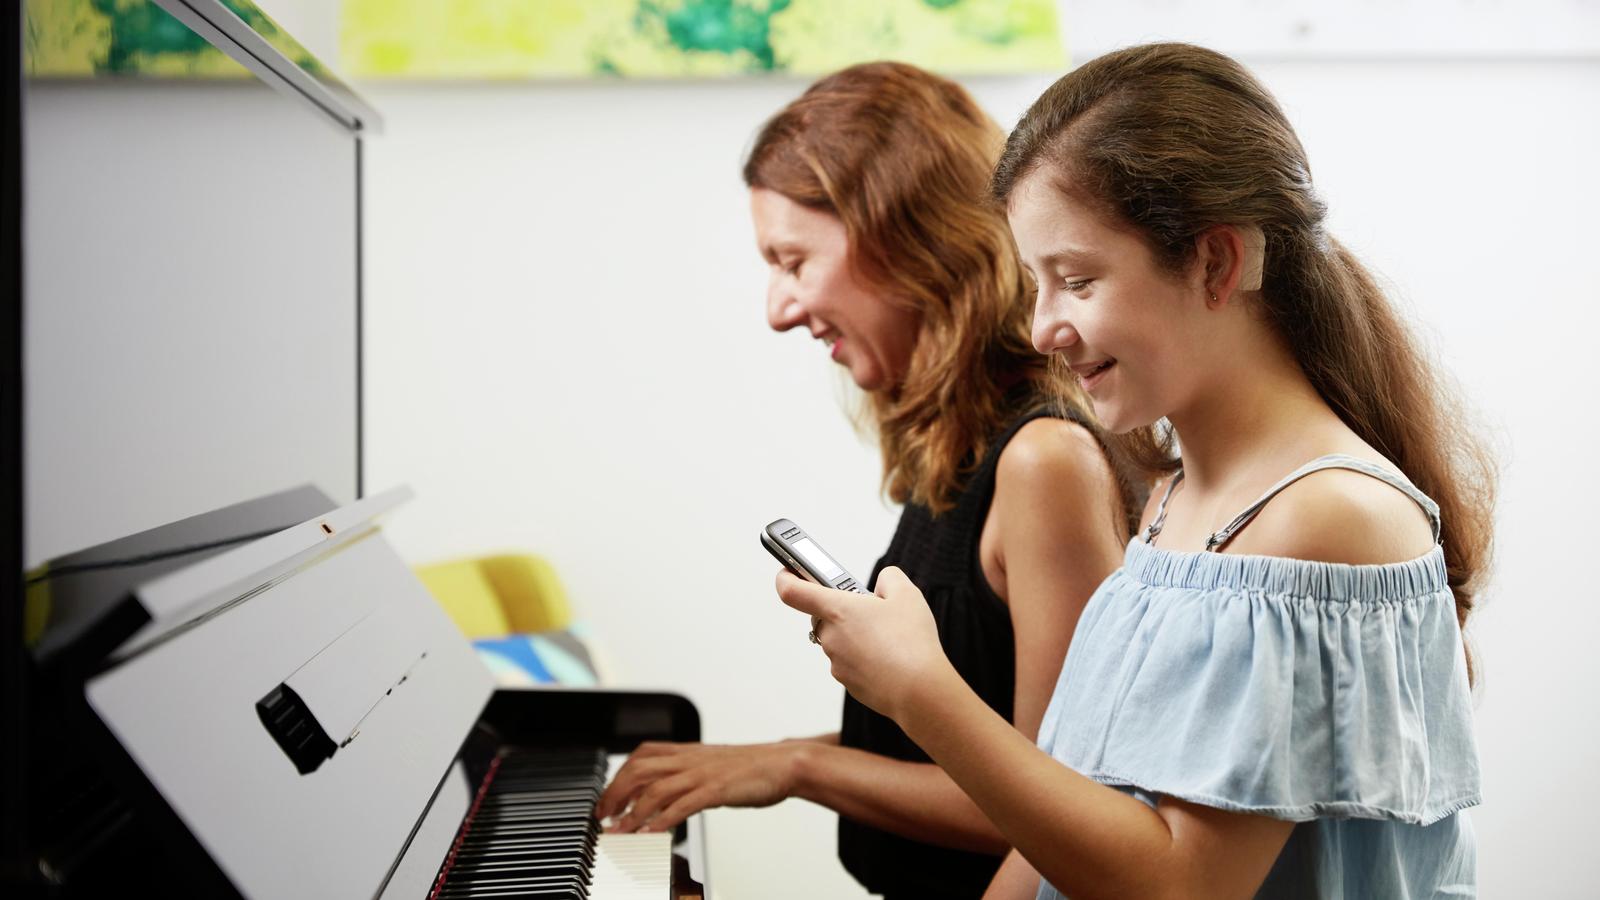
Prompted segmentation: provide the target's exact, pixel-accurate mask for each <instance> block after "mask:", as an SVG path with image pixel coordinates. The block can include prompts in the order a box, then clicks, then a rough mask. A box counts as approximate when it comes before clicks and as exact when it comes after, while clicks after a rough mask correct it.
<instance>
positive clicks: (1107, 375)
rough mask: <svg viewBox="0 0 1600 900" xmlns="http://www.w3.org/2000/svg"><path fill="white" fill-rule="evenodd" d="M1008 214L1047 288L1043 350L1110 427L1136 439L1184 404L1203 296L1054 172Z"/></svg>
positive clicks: (1037, 179) (1042, 291)
mask: <svg viewBox="0 0 1600 900" xmlns="http://www.w3.org/2000/svg"><path fill="white" fill-rule="evenodd" d="M1007 214H1008V217H1009V218H1010V221H1011V231H1012V234H1013V235H1014V236H1015V237H1016V242H1017V249H1018V252H1019V253H1020V254H1021V256H1022V261H1023V264H1024V265H1025V266H1027V268H1028V270H1029V271H1030V272H1032V273H1033V277H1034V281H1035V283H1036V284H1037V287H1038V295H1037V299H1036V301H1035V303H1034V310H1033V346H1034V349H1036V350H1038V351H1039V352H1040V353H1043V354H1046V355H1049V354H1060V355H1061V356H1062V357H1063V359H1064V360H1065V362H1066V363H1067V364H1068V365H1069V366H1070V367H1071V369H1072V371H1073V373H1074V374H1075V375H1076V376H1077V378H1078V381H1079V383H1080V384H1082V386H1083V388H1084V390H1085V392H1086V393H1088V395H1089V397H1090V399H1091V400H1093V401H1094V410H1095V415H1096V416H1098V417H1099V419H1100V421H1101V422H1102V423H1104V424H1105V427H1106V428H1108V429H1109V430H1111V431H1113V432H1117V433H1122V432H1127V431H1129V430H1131V429H1134V428H1138V427H1141V426H1144V425H1149V424H1150V423H1152V422H1155V421H1156V420H1157V419H1160V418H1161V417H1162V416H1167V415H1170V414H1171V413H1172V412H1173V411H1174V410H1176V409H1179V408H1180V407H1182V406H1183V405H1185V404H1186V403H1187V402H1188V400H1189V398H1190V394H1191V393H1192V391H1193V390H1194V387H1193V384H1194V379H1193V377H1192V375H1193V374H1194V372H1195V369H1194V365H1195V364H1196V363H1197V362H1198V360H1197V359H1196V358H1195V351H1196V349H1197V341H1204V340H1205V336H1206V331H1205V328H1206V327H1207V326H1208V325H1209V324H1210V323H1209V322H1205V321H1201V320H1200V317H1201V316H1203V314H1204V311H1205V295H1204V294H1203V293H1202V292H1201V291H1202V290H1203V289H1202V288H1199V287H1197V285H1196V284H1191V283H1190V281H1189V280H1188V279H1184V278H1179V277H1176V276H1174V275H1173V274H1171V273H1170V272H1169V271H1167V270H1165V269H1163V268H1161V267H1160V266H1159V265H1158V264H1157V262H1156V259H1155V257H1154V256H1153V255H1152V254H1151V252H1150V249H1149V248H1148V247H1147V246H1146V245H1145V243H1144V241H1142V240H1140V238H1139V237H1138V236H1137V235H1136V234H1134V233H1133V232H1131V231H1128V230H1123V229H1120V228H1117V227H1114V226H1113V225H1112V224H1110V223H1109V222H1107V221H1106V218H1105V217H1104V216H1102V215H1099V214H1097V213H1096V212H1095V211H1094V210H1093V209H1092V208H1091V207H1090V206H1088V205H1087V204H1085V203H1083V202H1081V201H1079V200H1077V199H1075V198H1074V197H1072V196H1070V195H1069V194H1068V193H1067V192H1066V191H1063V190H1062V189H1061V188H1060V187H1059V186H1058V184H1057V178H1056V174H1055V172H1054V171H1053V170H1052V169H1051V167H1049V166H1041V167H1040V168H1038V169H1036V170H1034V171H1033V172H1032V173H1030V174H1029V175H1028V176H1027V177H1025V178H1024V179H1023V180H1022V181H1021V182H1019V183H1018V184H1017V186H1016V187H1015V188H1014V189H1013V191H1012V194H1011V199H1010V203H1009V207H1008V210H1007Z"/></svg>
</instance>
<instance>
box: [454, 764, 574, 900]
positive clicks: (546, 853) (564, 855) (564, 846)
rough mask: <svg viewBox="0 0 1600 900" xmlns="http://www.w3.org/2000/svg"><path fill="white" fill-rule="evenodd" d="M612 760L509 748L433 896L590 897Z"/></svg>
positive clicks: (493, 771) (490, 773)
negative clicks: (598, 806) (598, 816)
mask: <svg viewBox="0 0 1600 900" xmlns="http://www.w3.org/2000/svg"><path fill="white" fill-rule="evenodd" d="M605 775H606V759H605V754H604V753H603V752H601V751H598V750H592V751H550V750H535V751H526V750H520V749H517V748H507V749H505V750H503V751H501V753H500V755H499V756H498V757H497V758H496V760H495V761H494V762H493V764H492V765H491V766H490V768H489V771H488V772H487V774H486V775H485V776H484V781H485V783H484V784H483V785H482V786H481V787H480V789H479V793H478V797H477V800H476V801H475V802H474V804H473V808H472V812H471V813H470V814H469V815H468V817H467V820H466V821H465V822H463V823H462V828H461V832H460V833H459V834H458V835H457V838H456V842H455V844H454V845H453V847H452V849H451V852H450V854H449V856H448V857H447V858H446V860H445V862H444V864H443V865H442V866H441V870H440V875H439V877H438V878H437V879H436V880H435V883H434V890H433V892H432V894H431V895H430V896H432V897H435V898H440V900H453V898H467V897H473V898H477V897H483V898H491V897H493V898H500V897H542V898H554V897H570V898H583V897H586V896H587V894H588V891H587V885H588V883H589V880H590V877H591V872H592V870H593V866H594V856H595V852H596V850H595V848H596V843H597V841H598V839H599V834H600V824H599V822H597V821H595V818H594V806H595V803H596V802H598V801H599V799H600V794H601V793H602V791H603V790H604V788H605Z"/></svg>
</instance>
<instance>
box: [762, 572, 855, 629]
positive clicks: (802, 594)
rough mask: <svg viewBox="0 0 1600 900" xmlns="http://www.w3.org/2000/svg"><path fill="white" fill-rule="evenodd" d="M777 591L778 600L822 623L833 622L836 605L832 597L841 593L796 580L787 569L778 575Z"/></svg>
mask: <svg viewBox="0 0 1600 900" xmlns="http://www.w3.org/2000/svg"><path fill="white" fill-rule="evenodd" d="M777 589H778V599H780V600H782V601H783V602H784V603H786V604H788V605H789V606H791V607H793V608H795V609H798V610H800V611H801V612H803V613H807V614H809V615H813V616H816V617H817V618H819V619H821V620H822V621H824V622H831V621H833V619H834V615H833V612H834V609H835V608H836V607H835V604H837V603H838V598H837V597H835V596H834V595H835V594H839V593H842V592H841V591H835V590H833V589H831V588H825V587H822V586H820V585H815V584H812V583H811V582H809V581H803V580H801V579H799V578H796V577H794V576H793V575H791V574H789V570H787V569H785V570H783V571H781V572H779V573H778V580H777Z"/></svg>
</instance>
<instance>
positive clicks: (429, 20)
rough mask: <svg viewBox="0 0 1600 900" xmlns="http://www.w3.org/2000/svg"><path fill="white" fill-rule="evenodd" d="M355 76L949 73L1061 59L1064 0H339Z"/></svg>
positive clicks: (1053, 63)
mask: <svg viewBox="0 0 1600 900" xmlns="http://www.w3.org/2000/svg"><path fill="white" fill-rule="evenodd" d="M340 46H341V54H342V60H341V61H342V65H343V68H344V69H345V71H346V72H347V73H348V74H350V75H352V76H356V77H366V78H374V77H379V78H381V77H393V78H417V79H427V78H443V79H451V78H458V79H522V78H590V77H606V76H620V77H627V78H706V77H721V76H734V75H747V74H757V73H793V74H801V75H815V74H820V73H823V72H830V71H833V70H835V69H839V68H841V67H843V66H847V65H850V64H852V63H857V62H864V61H867V60H877V59H896V60H901V61H903V62H909V63H913V64H916V65H920V66H924V67H926V68H929V69H934V70H937V71H939V72H943V73H946V74H982V73H1004V72H1024V71H1039V70H1059V69H1061V68H1063V67H1064V66H1065V63H1066V58H1065V53H1064V52H1063V50H1062V46H1061V38H1060V33H1059V31H1058V28H1057V24H1056V0H872V2H864V0H452V2H448V3H445V2H440V0H344V21H343V25H342V28H341V38H340Z"/></svg>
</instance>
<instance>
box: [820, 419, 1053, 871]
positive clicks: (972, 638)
mask: <svg viewBox="0 0 1600 900" xmlns="http://www.w3.org/2000/svg"><path fill="white" fill-rule="evenodd" d="M1045 416H1050V417H1055V418H1072V417H1070V416H1068V415H1067V414H1066V413H1065V412H1064V411H1063V410H1061V409H1059V408H1057V407H1056V406H1055V405H1054V404H1050V405H1041V406H1038V407H1036V408H1032V409H1029V410H1028V411H1027V412H1024V413H1022V414H1021V415H1019V416H1018V417H1017V418H1016V419H1014V420H1013V421H1012V422H1011V424H1010V425H1009V426H1007V427H1006V429H1005V431H1003V432H1001V433H1000V435H999V436H998V437H997V438H996V439H995V440H994V442H993V443H991V444H990V446H989V448H988V450H987V452H985V453H984V456H983V459H982V460H981V461H980V462H979V464H978V466H977V468H976V469H975V470H974V471H973V472H972V474H971V475H970V476H968V478H967V481H966V484H965V486H964V487H963V488H962V491H961V494H960V495H959V496H958V497H957V498H956V501H955V506H954V507H953V508H951V509H947V510H945V511H944V512H943V513H941V514H939V515H938V516H935V515H933V514H932V513H931V512H929V511H928V508H927V507H925V506H922V505H921V504H916V503H908V504H906V506H905V509H904V511H902V512H901V514H900V524H899V525H898V526H897V527H896V528H895V532H894V539H893V540H891V541H890V542H889V550H888V552H886V553H885V554H884V555H883V558H881V559H879V560H878V564H877V565H876V566H874V567H873V570H872V578H871V581H870V583H871V584H873V585H876V584H877V582H878V573H879V572H882V571H883V570H884V568H885V567H886V566H899V567H900V568H901V569H902V570H904V571H905V573H906V575H907V576H909V577H910V579H911V581H912V583H913V584H915V585H916V586H917V587H918V588H921V589H922V593H923V595H924V596H926V597H927V599H928V606H930V607H932V609H933V617H934V620H935V621H936V622H937V623H938V625H939V643H940V644H942V645H943V646H944V652H945V655H946V656H948V657H949V658H950V662H951V663H952V664H953V665H954V666H955V669H956V671H957V672H959V673H961V677H962V678H964V679H966V682H967V684H968V685H971V687H972V689H973V691H975V692H976V693H977V695H978V696H979V697H982V698H983V701H984V702H985V703H988V704H989V706H990V707H992V708H993V709H994V710H995V711H996V712H998V713H999V714H1000V715H1002V716H1004V717H1005V719H1006V721H1010V720H1011V700H1012V695H1013V693H1014V691H1015V688H1016V645H1015V641H1014V637H1013V635H1012V630H1011V611H1010V609H1009V608H1008V607H1007V606H1006V604H1005V601H1003V600H1001V599H1000V597H999V596H997V595H996V594H995V592H994V590H993V589H992V588H990V587H989V582H988V579H986V578H985V577H984V575H983V566H982V563H981V562H980V561H979V558H978V539H979V538H980V537H981V536H982V534H983V523H984V520H985V519H986V518H988V515H989V504H990V502H991V501H992V500H993V499H994V476H995V468H996V466H997V464H998V463H999V460H1000V452H1001V451H1002V450H1004V449H1005V446H1006V444H1007V443H1009V442H1010V441H1011V438H1012V437H1014V436H1015V435H1016V433H1017V431H1018V430H1019V429H1021V428H1022V426H1023V425H1026V424H1027V423H1029V422H1031V421H1033V420H1034V419H1037V418H1041V417H1045ZM839 743H840V744H842V745H843V746H846V747H858V748H860V749H862V750H868V751H871V752H873V753H877V754H879V755H882V756H888V757H891V758H893V759H899V760H907V761H910V762H929V761H930V760H929V759H928V755H927V754H926V753H923V752H922V749H921V748H920V747H918V746H917V745H916V744H915V743H913V742H912V741H911V739H910V738H908V737H906V734H905V732H903V731H901V730H900V726H898V725H896V724H895V723H894V722H893V720H891V719H888V718H886V717H884V716H881V715H879V714H877V713H875V712H873V711H872V710H870V709H868V708H867V707H865V706H863V705H861V704H860V703H859V702H857V701H856V699H855V698H854V697H851V696H849V695H848V694H846V695H845V699H844V725H843V727H842V728H841V729H840V731H839ZM1000 859H1001V858H1000V857H998V856H990V855H989V854H986V853H976V852H971V851H966V850H955V849H951V848H949V847H939V846H936V845H933V844H924V843H921V842H919V841H913V840H911V839H909V838H903V837H900V836H899V835H895V834H891V833H889V832H887V831H882V830H879V829H877V828H872V827H869V826H867V825H863V824H861V823H860V822H855V821H852V820H850V819H847V818H845V817H844V816H840V817H839V860H840V862H842V863H844V867H845V869H846V870H847V871H849V873H850V874H851V875H854V876H855V878H856V880H857V881H859V882H861V884H862V885H863V886H864V887H866V889H867V890H869V891H872V892H873V893H877V894H883V895H885V900H895V898H897V897H902V896H903V897H918V898H952V900H954V898H976V897H980V896H982V895H983V892H984V889H985V888H987V887H988V886H989V882H990V880H991V879H993V878H994V873H995V870H997V869H998V868H999V867H1000Z"/></svg>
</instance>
